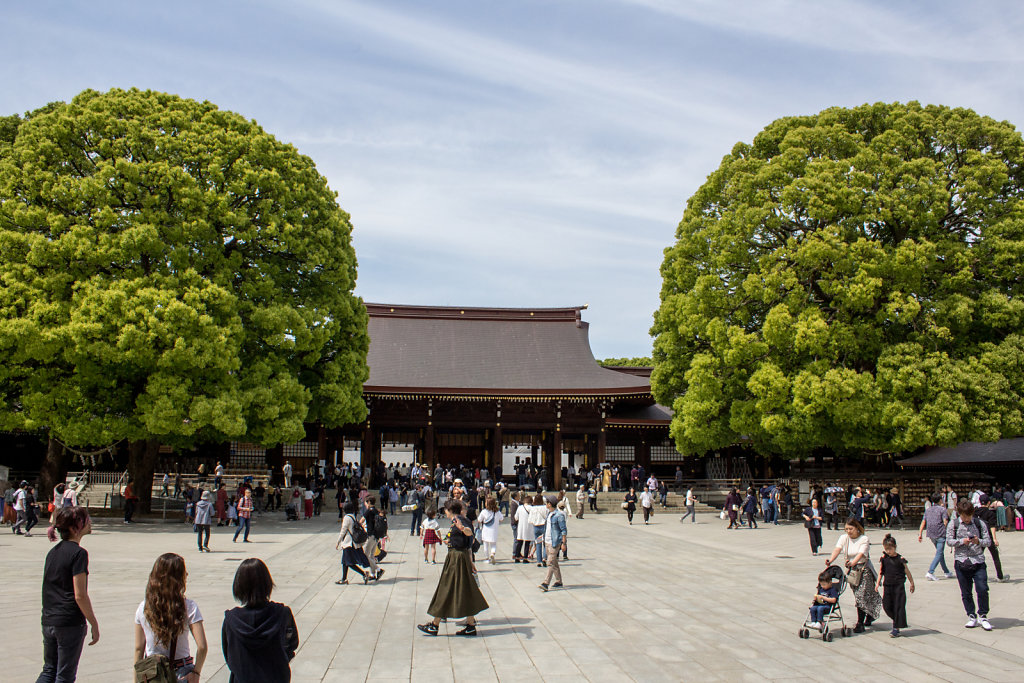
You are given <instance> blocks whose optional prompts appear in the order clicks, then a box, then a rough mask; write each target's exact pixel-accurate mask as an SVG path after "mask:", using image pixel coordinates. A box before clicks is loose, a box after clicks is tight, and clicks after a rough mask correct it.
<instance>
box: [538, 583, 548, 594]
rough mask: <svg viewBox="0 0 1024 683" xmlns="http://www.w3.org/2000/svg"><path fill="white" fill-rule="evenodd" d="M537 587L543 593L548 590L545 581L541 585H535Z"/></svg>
mask: <svg viewBox="0 0 1024 683" xmlns="http://www.w3.org/2000/svg"><path fill="white" fill-rule="evenodd" d="M537 588H540V589H541V590H542V591H544V592H545V593H547V592H548V585H547V584H546V583H542V584H541V585H539V586H537Z"/></svg>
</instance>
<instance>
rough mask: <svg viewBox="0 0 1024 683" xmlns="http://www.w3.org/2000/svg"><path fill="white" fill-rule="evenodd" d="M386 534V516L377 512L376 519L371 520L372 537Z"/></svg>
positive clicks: (382, 536) (380, 536)
mask: <svg viewBox="0 0 1024 683" xmlns="http://www.w3.org/2000/svg"><path fill="white" fill-rule="evenodd" d="M387 535H388V518H387V517H385V516H384V515H382V514H381V513H379V512H378V513H377V517H376V519H374V520H373V536H374V538H384V537H386V536H387Z"/></svg>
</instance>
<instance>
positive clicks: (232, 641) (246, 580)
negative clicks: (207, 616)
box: [220, 557, 299, 683]
mask: <svg viewBox="0 0 1024 683" xmlns="http://www.w3.org/2000/svg"><path fill="white" fill-rule="evenodd" d="M273 590H274V580H273V579H272V578H270V571H269V570H268V569H267V565H265V564H263V561H262V560H259V559H256V558H254V557H250V558H249V559H247V560H244V561H243V562H242V564H240V565H238V570H237V571H236V572H235V581H234V583H233V584H232V586H231V592H232V593H234V595H235V600H238V602H240V603H241V604H242V606H241V607H235V608H234V609H230V610H228V611H226V612H224V624H223V626H221V632H220V637H221V649H222V650H223V652H224V661H225V662H226V663H227V665H228V670H229V671H231V676H230V677H229V678H228V681H230V683H287V682H288V681H290V680H291V679H292V670H291V666H290V663H291V661H292V659H293V658H294V657H295V650H296V649H298V647H299V633H298V629H297V628H296V627H295V617H294V616H293V615H292V611H291V609H290V608H289V607H288V606H287V605H283V604H281V603H279V602H271V601H270V593H271V591H273Z"/></svg>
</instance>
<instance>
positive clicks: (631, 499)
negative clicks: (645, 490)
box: [622, 487, 636, 524]
mask: <svg viewBox="0 0 1024 683" xmlns="http://www.w3.org/2000/svg"><path fill="white" fill-rule="evenodd" d="M622 501H623V502H624V503H625V504H626V519H628V520H629V523H630V524H632V523H633V513H634V512H636V489H635V488H633V487H630V489H629V493H627V494H626V496H625V498H623V499H622Z"/></svg>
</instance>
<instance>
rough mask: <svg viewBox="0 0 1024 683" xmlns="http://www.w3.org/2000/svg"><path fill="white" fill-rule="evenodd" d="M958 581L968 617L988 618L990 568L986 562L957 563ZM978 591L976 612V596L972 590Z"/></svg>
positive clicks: (955, 564) (955, 566)
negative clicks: (976, 609)
mask: <svg viewBox="0 0 1024 683" xmlns="http://www.w3.org/2000/svg"><path fill="white" fill-rule="evenodd" d="M953 568H954V569H956V580H957V581H958V582H959V583H960V599H961V600H962V601H963V603H964V610H965V611H966V612H967V615H968V616H972V617H973V616H976V615H981V616H983V617H985V616H988V567H986V566H985V563H984V562H981V563H978V564H973V563H971V562H955V563H954V564H953ZM972 587H973V588H974V590H976V591H978V611H977V612H975V611H974V594H973V593H972V592H971V588H972Z"/></svg>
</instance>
